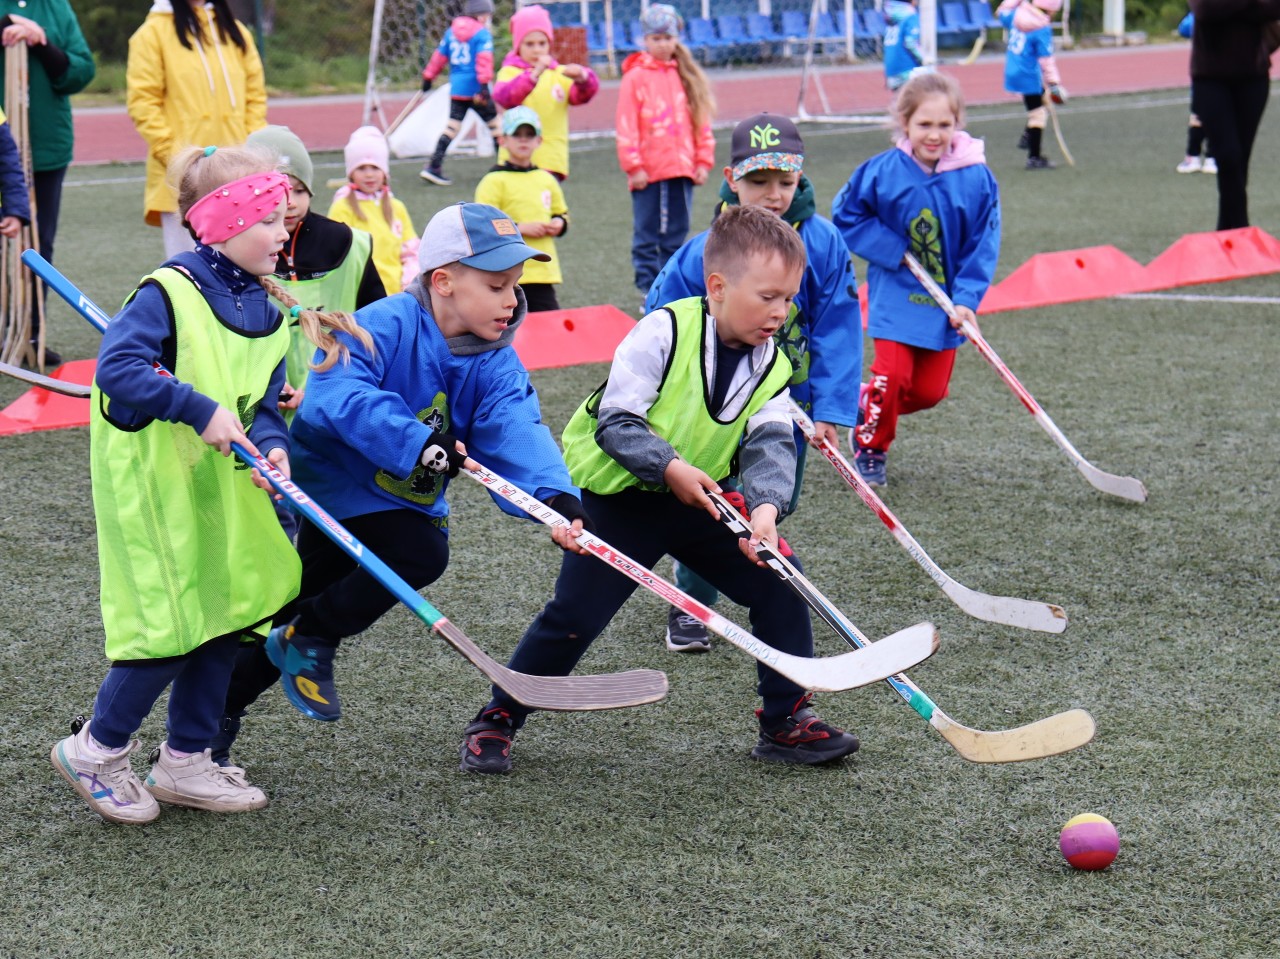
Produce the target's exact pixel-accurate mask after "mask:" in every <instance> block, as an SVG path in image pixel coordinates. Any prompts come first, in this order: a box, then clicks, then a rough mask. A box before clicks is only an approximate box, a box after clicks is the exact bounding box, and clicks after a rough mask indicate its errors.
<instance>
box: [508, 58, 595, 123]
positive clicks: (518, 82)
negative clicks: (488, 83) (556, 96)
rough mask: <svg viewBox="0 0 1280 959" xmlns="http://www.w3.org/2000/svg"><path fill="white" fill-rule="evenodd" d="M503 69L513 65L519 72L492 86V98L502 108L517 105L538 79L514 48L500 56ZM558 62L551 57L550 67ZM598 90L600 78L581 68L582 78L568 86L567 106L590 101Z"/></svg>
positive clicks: (531, 89)
mask: <svg viewBox="0 0 1280 959" xmlns="http://www.w3.org/2000/svg"><path fill="white" fill-rule="evenodd" d="M502 66H503V69H506V68H507V67H515V68H516V69H517V70H519V71H520V72H519V73H517V74H516V75H515V76H514V77H512V78H511V79H510V80H499V81H498V82H497V84H495V85H494V88H493V99H494V102H495V103H497V104H498V106H500V107H502V109H504V110H510V109H511V108H512V107H518V106H519V105H520V104H522V103H524V101H525V98H526V97H528V96H529V94H530V93H532V92H533V88H534V87H536V86H537V85H538V81H537V80H535V79H534V78H533V67H532V66H531V65H530V64H528V63H526V62H525V61H524V60H523V59H522V58H521V57H520V55H519V54H517V53H516V52H515V51H514V50H513V51H512V52H510V53H508V54H507V55H506V56H505V57H503V58H502ZM558 66H560V64H559V63H558V62H557V61H556V60H555V59H554V58H553V59H552V61H551V68H550V69H552V70H554V69H555V68H556V67H558ZM599 90H600V78H599V77H598V76H596V72H595V71H594V70H592V69H591V68H590V67H585V66H584V67H583V68H582V78H581V79H580V80H575V81H573V86H571V87H570V88H569V106H572V107H577V106H581V105H582V104H584V103H589V102H591V98H592V97H594V96H595V95H596V93H597V92H598V91H599Z"/></svg>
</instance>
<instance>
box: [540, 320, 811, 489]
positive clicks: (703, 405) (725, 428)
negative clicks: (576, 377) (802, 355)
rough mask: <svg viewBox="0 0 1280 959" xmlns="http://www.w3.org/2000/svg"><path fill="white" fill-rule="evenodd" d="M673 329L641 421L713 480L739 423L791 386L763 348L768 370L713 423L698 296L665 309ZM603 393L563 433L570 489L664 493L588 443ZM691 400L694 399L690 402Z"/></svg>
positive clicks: (779, 361)
mask: <svg viewBox="0 0 1280 959" xmlns="http://www.w3.org/2000/svg"><path fill="white" fill-rule="evenodd" d="M665 309H666V310H667V312H668V313H670V314H671V316H672V322H673V323H674V324H675V336H674V340H673V343H672V355H671V358H670V362H668V363H667V369H666V372H665V374H664V375H663V379H662V383H661V385H660V386H659V387H658V398H657V399H656V400H654V402H653V405H652V406H650V407H649V412H648V415H647V417H646V419H648V421H649V426H650V428H651V429H652V430H653V432H654V433H656V434H657V435H658V436H661V437H662V438H663V439H665V440H666V441H667V442H668V443H670V444H671V445H672V447H673V448H674V449H675V451H676V452H677V453H679V454H680V458H681V459H683V460H684V461H685V462H687V463H692V464H693V465H694V466H696V467H698V468H699V469H701V470H703V471H704V472H706V473H707V475H709V476H710V477H711V478H712V479H715V480H721V479H723V478H724V477H726V476H729V475H730V474H731V473H732V472H733V468H732V466H733V459H734V456H735V455H736V454H737V452H738V445H739V444H740V443H741V442H742V436H743V434H744V433H745V432H746V428H747V420H749V419H750V418H751V417H752V416H754V415H755V414H756V413H758V412H759V411H760V408H761V407H762V406H764V404H765V403H767V402H769V400H770V399H772V398H773V397H774V396H776V395H777V394H778V392H779V391H780V390H781V389H782V388H783V387H784V386H786V385H787V381H788V380H790V379H791V364H790V363H789V362H787V358H786V357H785V356H783V355H782V353H781V352H779V350H778V349H777V346H776V345H775V344H774V343H773V341H772V340H771V341H770V342H769V350H770V356H769V358H768V361H767V362H768V370H767V371H766V372H765V375H764V376H763V377H761V378H760V382H759V383H757V384H756V388H755V390H754V392H753V393H752V394H751V398H750V399H749V400H747V402H746V404H745V405H744V406H743V408H742V411H741V412H740V413H739V414H738V415H737V417H735V418H734V419H732V420H728V421H724V422H721V421H720V420H717V419H716V418H715V417H714V416H713V415H712V413H711V411H710V409H708V407H707V403H708V400H709V399H710V396H711V384H710V383H708V382H707V380H706V376H705V375H704V372H703V370H704V365H703V360H702V357H703V344H704V343H705V342H706V336H707V315H706V310H705V308H704V305H703V300H702V298H701V297H697V296H691V297H689V298H687V299H684V300H676V301H675V302H674V303H669V304H667V306H666V308H665ZM603 393H604V387H603V386H601V387H600V388H599V389H598V390H596V391H595V392H594V393H592V394H591V395H590V396H588V397H587V398H586V399H585V400H583V402H582V405H581V406H579V407H578V409H577V411H576V412H575V413H574V414H573V416H572V418H571V419H570V420H569V425H568V426H566V427H565V429H564V435H563V437H562V439H563V441H564V461H565V464H566V465H567V466H568V467H569V475H570V477H572V479H573V482H574V483H575V484H576V485H577V486H579V487H581V488H582V489H589V490H591V492H593V493H599V494H601V495H608V494H609V493H618V492H621V491H622V490H624V489H627V488H628V487H631V486H636V487H639V488H640V489H645V490H665V489H667V487H666V486H665V485H662V484H656V485H655V484H652V483H644V482H641V481H640V479H639V478H638V477H636V476H635V475H634V474H633V473H631V472H630V471H629V470H627V468H626V467H624V466H623V465H622V464H621V463H619V462H618V461H617V460H615V459H613V457H611V456H610V455H609V454H608V453H606V452H605V451H604V450H602V449H601V448H600V444H598V443H597V442H596V422H597V421H596V417H597V414H598V413H599V411H600V397H601V396H602V395H603ZM695 398H696V399H695Z"/></svg>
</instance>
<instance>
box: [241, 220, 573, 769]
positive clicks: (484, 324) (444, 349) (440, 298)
mask: <svg viewBox="0 0 1280 959" xmlns="http://www.w3.org/2000/svg"><path fill="white" fill-rule="evenodd" d="M420 255H421V263H422V276H421V279H420V280H418V281H415V282H414V283H413V284H411V285H410V287H409V289H408V290H407V291H406V295H403V296H392V297H387V298H386V299H384V300H380V301H379V302H377V303H375V304H373V305H372V306H369V307H366V308H365V309H363V310H361V311H360V320H361V323H362V325H363V326H364V327H365V328H366V329H368V330H369V331H370V332H371V333H372V334H373V342H372V345H371V346H367V347H366V346H365V345H363V344H360V343H357V342H355V341H353V340H348V339H346V338H344V339H343V342H344V343H346V344H347V345H348V347H349V348H350V353H351V357H350V362H349V363H348V364H345V365H342V366H335V367H332V368H331V369H328V370H325V371H323V372H320V371H317V372H314V373H313V374H312V375H311V379H310V381H309V386H308V389H307V395H306V397H305V398H304V399H303V401H302V406H301V407H300V408H299V410H298V416H297V418H296V419H295V420H294V421H293V429H292V437H293V443H294V457H293V464H294V473H293V475H294V478H295V479H296V480H297V481H298V485H299V486H301V487H302V488H303V489H305V490H306V491H307V493H308V494H309V495H311V496H312V497H314V498H315V499H316V500H317V501H318V502H321V503H323V504H324V506H325V509H326V510H327V511H328V512H329V513H330V514H331V515H332V516H333V517H334V518H336V519H337V520H338V521H339V522H341V523H342V524H343V525H344V526H345V527H346V528H347V529H349V530H350V531H351V533H352V534H353V535H355V536H356V538H358V539H359V540H360V541H361V542H362V543H363V544H364V545H365V546H366V547H367V548H368V549H369V550H370V551H372V552H373V553H375V554H376V555H377V556H378V557H379V558H381V559H382V560H383V561H384V562H386V564H387V565H388V566H390V567H391V569H393V570H394V571H395V572H396V574H397V575H399V576H400V577H402V578H403V579H404V580H405V581H407V582H408V583H409V584H410V585H411V586H412V587H413V588H414V589H421V588H422V587H424V586H427V585H429V584H430V583H433V582H435V581H436V580H437V579H438V578H439V577H440V575H441V574H442V573H444V570H445V566H446V565H447V563H448V560H449V504H448V502H447V500H446V494H447V492H448V476H454V475H456V474H457V472H458V469H459V467H460V466H462V465H463V464H464V463H469V461H468V460H467V459H466V454H467V452H468V451H470V452H472V453H474V454H475V455H476V456H477V457H478V458H480V459H481V460H482V461H483V462H484V463H485V464H486V465H489V466H492V467H493V468H494V469H496V470H498V471H499V472H501V473H502V474H503V475H504V476H507V477H509V478H511V479H512V481H514V482H517V483H519V484H520V485H521V486H522V487H524V488H525V489H528V490H531V491H533V493H534V495H536V496H537V497H538V498H539V499H542V500H544V501H545V502H547V503H549V504H550V505H551V506H553V507H554V508H555V509H556V510H557V511H559V512H560V513H561V514H563V515H565V516H568V517H570V518H574V519H575V523H574V529H576V530H580V529H581V528H582V519H583V518H584V517H585V514H584V513H583V510H582V506H581V504H580V503H579V501H578V497H577V489H576V488H575V487H574V486H573V483H572V482H571V481H570V479H569V473H568V471H567V470H566V469H565V465H564V461H563V460H562V459H561V458H560V451H559V449H558V447H557V446H556V442H555V438H554V437H553V436H552V435H551V431H550V430H548V429H547V427H546V426H544V425H543V424H542V421H541V418H540V412H539V408H538V398H537V394H536V393H535V392H534V391H533V387H532V386H531V385H530V384H529V374H528V373H527V372H526V371H525V368H524V366H523V365H521V363H520V359H519V357H518V356H516V352H515V350H514V349H511V342H512V340H513V338H514V337H515V333H516V330H517V329H518V327H519V325H520V323H521V321H522V320H523V319H524V315H525V308H524V298H523V296H522V295H521V294H520V289H519V285H518V284H519V282H520V274H521V272H522V270H523V268H524V263H525V261H527V260H529V259H539V258H545V257H546V254H545V253H539V252H538V251H537V250H535V249H533V248H532V247H530V246H528V245H527V244H526V243H525V242H524V241H523V240H521V238H520V233H519V231H518V230H517V229H516V227H515V224H514V223H512V222H511V220H510V219H509V218H508V217H507V216H506V214H504V213H503V212H502V211H501V210H497V209H495V208H493V207H490V206H483V205H481V204H478V203H459V204H456V205H454V206H450V207H446V208H445V209H443V210H441V211H440V212H439V213H437V214H436V215H435V216H434V217H432V219H431V222H430V223H429V224H428V225H427V229H426V231H425V233H424V235H423V243H422V246H421V248H420ZM495 500H496V501H497V502H498V505H499V506H501V507H502V508H503V509H504V510H506V511H507V512H511V513H515V507H512V506H510V505H508V504H507V503H506V501H505V500H501V499H498V498H497V497H495ZM518 515H520V516H522V517H523V516H524V514H523V513H520V514H518ZM552 536H553V539H555V541H556V542H558V543H560V544H561V545H562V546H564V547H566V548H575V546H576V544H575V543H574V541H573V539H572V535H571V533H570V531H569V530H567V529H560V530H555V531H553V534H552ZM298 552H299V553H300V554H301V557H302V588H301V592H300V594H299V595H300V598H299V600H298V602H297V603H296V604H295V605H294V606H293V608H292V609H291V610H290V612H288V613H286V614H285V615H287V616H291V619H290V620H289V622H288V623H287V624H285V625H281V626H279V627H277V628H275V629H273V630H272V631H271V634H270V636H269V637H268V639H267V642H266V655H267V656H268V657H269V659H270V661H271V663H272V664H274V666H275V668H276V669H277V670H279V671H280V672H281V673H283V674H284V675H283V679H282V682H281V686H282V687H283V689H284V691H285V695H286V696H287V697H288V699H289V702H290V703H292V704H293V705H294V706H295V707H296V708H297V709H298V710H299V711H300V712H302V713H303V714H304V715H306V716H308V717H310V718H312V719H318V720H322V721H332V720H336V719H338V718H339V716H340V715H341V705H340V702H339V698H338V690H337V687H336V685H335V683H334V679H333V663H334V657H335V654H336V653H337V651H338V646H339V644H340V643H342V641H343V640H345V639H347V638H348V637H351V636H354V635H356V634H358V633H361V632H363V631H364V630H366V629H368V628H369V627H370V626H372V625H373V624H374V623H375V622H377V621H378V619H379V618H380V617H381V616H382V615H383V614H384V613H385V612H387V610H389V609H390V608H391V607H392V606H394V605H395V602H396V600H395V597H393V596H392V595H391V593H389V592H388V591H387V590H386V589H385V588H384V587H383V586H382V585H381V584H379V583H378V581H377V580H376V579H374V578H373V576H371V575H370V574H369V573H367V572H366V571H365V570H364V569H362V568H361V567H359V566H357V565H356V564H355V561H354V560H352V559H351V558H350V557H349V556H347V554H346V553H345V552H343V551H342V550H341V549H340V548H339V547H338V546H336V545H334V544H333V543H332V542H331V541H330V540H329V538H328V537H327V536H325V535H324V534H323V533H321V532H320V531H319V530H317V529H315V528H314V527H313V526H312V525H311V524H310V523H308V524H305V525H304V526H303V528H302V530H301V532H300V533H299V536H298ZM260 666H261V664H260V663H259V667H260ZM274 676H275V674H274V673H272V672H270V671H267V670H263V669H261V668H254V667H253V666H252V664H249V663H243V662H241V663H237V666H236V679H235V681H233V683H232V689H231V692H230V695H229V696H228V700H227V703H226V715H227V723H226V726H225V729H224V735H223V736H222V737H220V743H219V745H220V746H222V747H225V748H226V749H229V748H230V745H231V742H232V740H234V738H235V734H236V733H237V732H238V731H239V724H240V718H241V716H242V715H243V713H244V710H245V708H246V707H247V706H248V705H249V703H251V702H253V700H254V699H255V698H256V697H257V696H258V695H259V694H260V693H261V692H262V690H263V689H265V688H266V687H267V686H269V685H270V683H271V681H272V680H273V679H274Z"/></svg>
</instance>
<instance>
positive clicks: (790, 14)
mask: <svg viewBox="0 0 1280 959" xmlns="http://www.w3.org/2000/svg"><path fill="white" fill-rule="evenodd" d="M782 35H783V36H784V37H786V38H787V39H788V40H801V39H804V38H806V37H808V36H809V18H808V17H806V16H805V15H804V14H803V13H801V12H800V11H799V10H784V11H782Z"/></svg>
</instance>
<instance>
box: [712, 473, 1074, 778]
mask: <svg viewBox="0 0 1280 959" xmlns="http://www.w3.org/2000/svg"><path fill="white" fill-rule="evenodd" d="M710 495H711V499H712V502H714V503H715V504H716V508H717V509H719V510H720V511H721V514H722V517H723V519H724V522H725V525H726V526H728V527H729V528H730V529H731V530H733V531H734V532H735V533H736V534H738V535H739V536H742V535H746V536H750V535H751V527H750V526H749V525H747V522H746V520H744V519H743V517H742V514H741V513H739V512H738V511H737V510H736V509H734V508H733V507H732V506H731V505H729V503H728V502H726V501H725V500H724V498H723V497H721V496H718V495H717V494H715V493H712V494H710ZM756 554H757V555H758V556H759V557H760V558H761V559H763V560H764V561H765V562H766V563H767V564H768V565H769V568H770V569H772V570H773V571H774V572H775V573H777V574H778V576H779V577H780V578H782V579H783V580H785V581H786V583H787V585H788V586H790V587H791V588H792V589H794V590H795V591H796V592H797V593H799V595H801V596H802V597H804V599H805V601H806V602H807V603H809V605H810V606H811V607H813V609H814V610H816V611H817V612H818V614H819V615H820V616H822V618H823V619H826V620H827V622H828V623H831V622H832V620H833V619H834V620H835V621H836V622H838V623H839V627H838V628H836V632H838V633H839V634H840V635H841V636H842V637H844V640H845V642H847V643H848V644H849V645H850V646H853V647H854V648H855V649H862V648H864V647H865V646H866V644H867V637H866V636H864V635H863V634H862V633H861V632H859V630H858V628H857V627H856V626H854V625H853V623H851V622H849V620H848V619H847V618H845V616H844V614H843V613H841V612H840V610H839V609H837V608H836V607H835V606H834V605H833V604H832V603H831V602H830V601H829V600H828V599H827V598H826V597H825V596H823V595H822V594H821V593H820V592H818V589H817V587H815V586H814V585H813V584H812V583H811V582H809V580H808V579H806V578H805V576H804V574H802V573H801V572H800V571H799V570H798V569H796V568H795V567H794V566H793V565H792V564H791V563H789V562H787V560H786V558H785V557H783V556H780V555H779V554H778V553H776V552H774V551H773V550H772V549H770V548H769V547H768V546H767V545H765V544H763V543H762V544H760V545H758V546H757V547H756ZM828 617H831V618H830V619H828ZM885 682H887V683H888V684H889V685H890V686H892V687H893V690H894V692H896V693H897V694H898V695H899V696H901V697H902V698H903V700H905V701H906V703H907V705H908V706H910V707H911V708H912V709H914V710H915V711H916V712H917V713H919V714H920V715H921V716H922V717H924V718H925V719H927V720H928V721H929V725H931V726H932V727H933V728H934V729H936V730H937V731H938V732H939V733H940V734H941V735H942V738H943V739H945V740H946V741H947V742H949V743H950V744H951V746H952V748H953V749H955V751H956V752H958V753H959V754H960V755H961V756H962V757H963V758H964V759H967V760H969V761H970V762H975V763H1015V762H1022V761H1023V760H1027V759H1043V758H1044V757H1046V756H1055V755H1057V754H1058V753H1065V752H1068V751H1070V750H1072V749H1077V748H1079V747H1080V746H1083V745H1084V744H1085V743H1087V742H1089V741H1090V740H1091V739H1093V736H1094V733H1095V732H1096V731H1097V726H1096V724H1095V723H1094V721H1093V717H1092V716H1090V715H1089V713H1088V711H1087V710H1084V709H1069V710H1067V711H1066V712H1062V713H1056V714H1055V715H1053V716H1048V717H1046V718H1045V719H1040V720H1037V721H1036V722H1034V723H1028V724H1027V725H1026V726H1019V727H1017V728H1016V729H1003V730H986V729H971V728H970V727H968V726H962V725H960V724H959V723H957V722H956V721H955V720H954V719H952V718H951V717H950V716H948V715H947V714H946V713H944V712H943V711H942V710H941V709H939V708H938V705H937V703H935V702H934V701H933V700H932V699H930V698H929V697H928V696H926V695H925V694H924V691H923V690H922V689H920V687H919V686H917V685H916V684H915V683H913V682H911V680H909V679H907V677H906V675H905V674H904V673H898V674H897V675H895V676H887V677H885Z"/></svg>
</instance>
